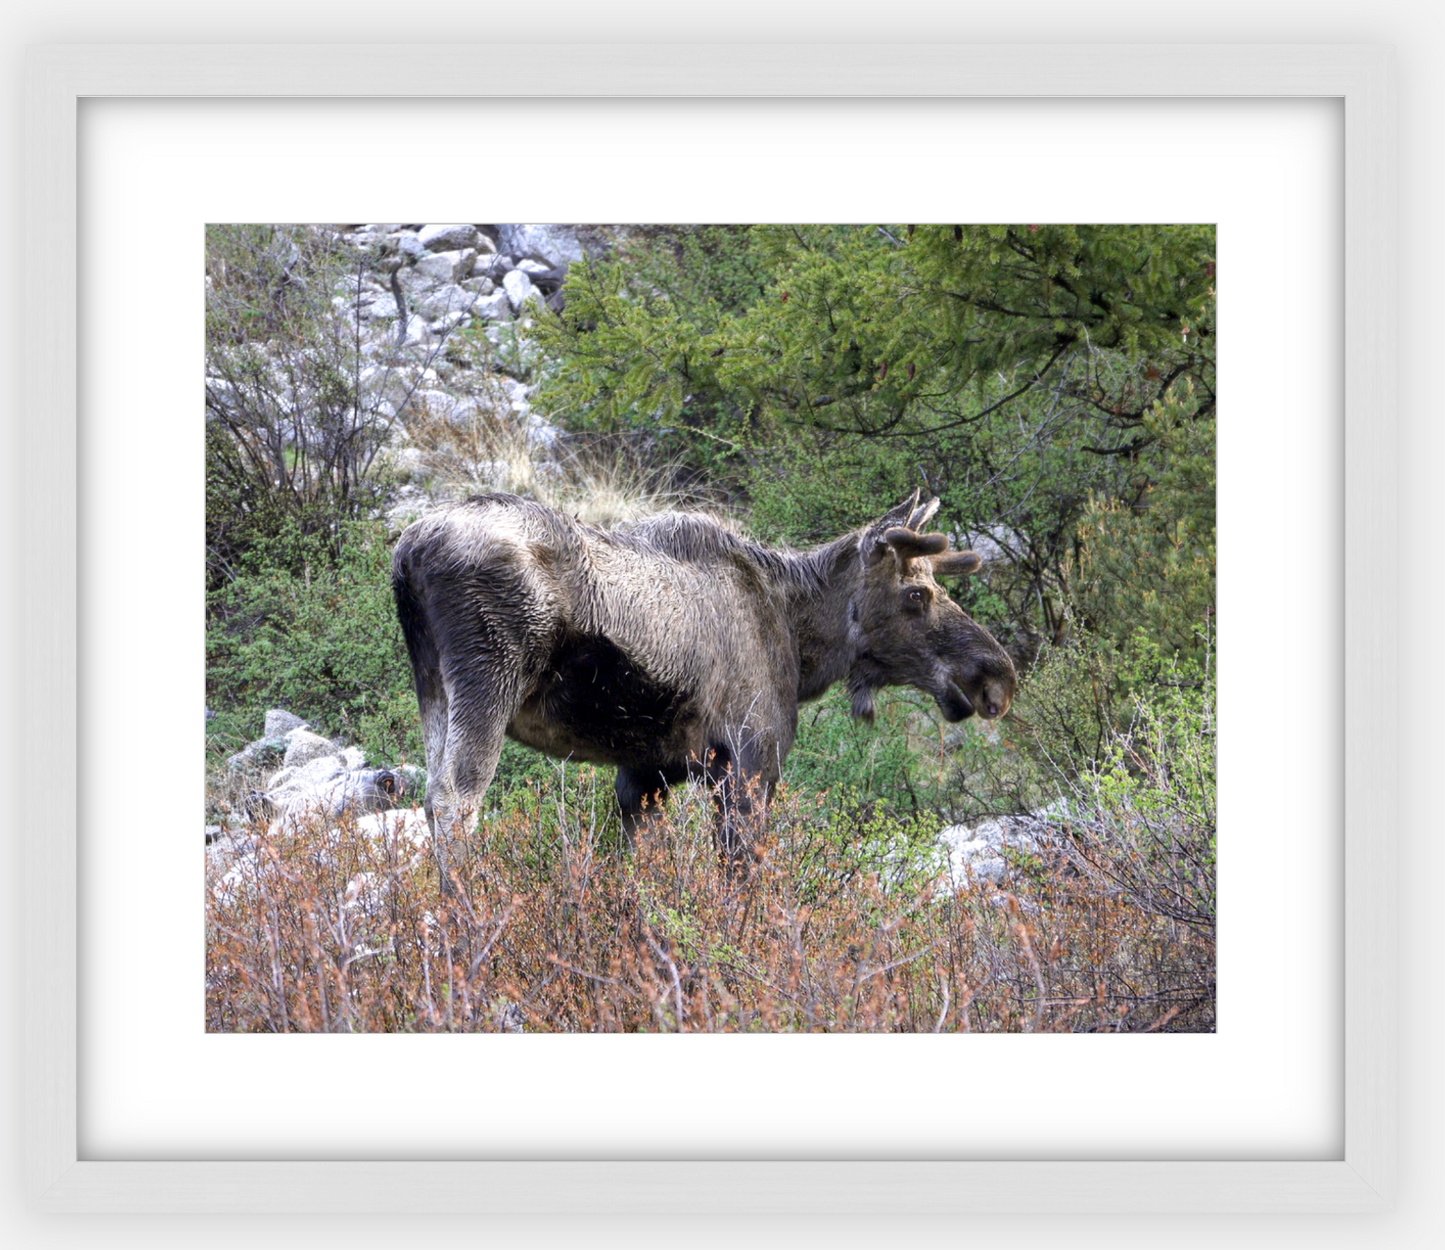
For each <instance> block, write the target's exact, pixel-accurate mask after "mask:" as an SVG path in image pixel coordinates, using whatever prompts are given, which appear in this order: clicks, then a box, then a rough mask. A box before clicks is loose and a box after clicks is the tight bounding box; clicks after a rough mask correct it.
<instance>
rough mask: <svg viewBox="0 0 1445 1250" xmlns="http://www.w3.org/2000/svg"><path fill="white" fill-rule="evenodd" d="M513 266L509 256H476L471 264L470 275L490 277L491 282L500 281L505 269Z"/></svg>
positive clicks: (505, 273)
mask: <svg viewBox="0 0 1445 1250" xmlns="http://www.w3.org/2000/svg"><path fill="white" fill-rule="evenodd" d="M515 267H516V266H515V265H513V263H512V258H511V257H510V256H506V255H494V256H478V257H477V259H476V262H475V263H474V264H473V265H472V276H473V277H482V278H490V279H491V280H492V281H493V282H500V281H501V280H502V279H503V278H504V277H506V275H507V271H508V270H510V269H514V268H515Z"/></svg>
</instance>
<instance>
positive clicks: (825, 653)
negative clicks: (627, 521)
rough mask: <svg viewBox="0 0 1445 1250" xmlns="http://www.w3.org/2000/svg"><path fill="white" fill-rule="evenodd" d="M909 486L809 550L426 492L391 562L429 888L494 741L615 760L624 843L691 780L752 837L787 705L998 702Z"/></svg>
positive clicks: (863, 711)
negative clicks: (413, 695) (413, 721)
mask: <svg viewBox="0 0 1445 1250" xmlns="http://www.w3.org/2000/svg"><path fill="white" fill-rule="evenodd" d="M937 509H938V500H937V499H933V500H930V501H929V502H927V503H924V504H920V503H919V499H918V493H917V492H916V491H915V492H914V495H913V497H912V499H910V500H908V501H906V502H904V503H902V504H900V505H899V506H898V507H896V508H894V509H893V510H892V511H890V512H889V513H887V514H886V515H885V516H883V517H881V518H880V519H879V520H877V521H875V522H874V523H873V524H871V525H869V526H866V527H865V528H864V529H862V530H858V531H855V532H854V533H851V534H845V535H844V536H843V537H841V538H838V539H835V540H834V541H833V542H831V543H827V544H825V545H823V546H821V547H817V548H814V549H813V550H811V551H804V552H794V551H786V550H775V549H772V548H767V547H763V546H760V545H758V544H757V543H753V542H750V541H748V540H747V539H745V538H741V537H739V536H738V535H736V534H734V533H732V532H730V531H729V530H728V529H726V528H724V527H723V526H722V525H720V524H719V523H718V522H717V521H715V520H713V519H711V518H709V517H705V516H698V515H694V514H691V513H664V514H661V515H659V516H655V517H651V518H649V519H647V520H644V521H640V522H637V523H635V524H631V525H627V526H622V527H619V528H617V529H614V530H610V531H602V530H599V529H594V528H593V527H591V526H588V525H583V524H580V523H579V522H577V521H575V520H573V519H572V518H571V517H568V516H565V515H563V514H562V513H560V512H556V511H554V510H553V509H551V508H547V507H544V506H542V505H541V504H537V503H532V502H529V501H527V500H523V499H519V498H517V497H515V496H512V495H500V494H494V495H481V496H477V497H475V498H472V499H469V500H467V501H466V502H464V503H459V504H455V505H452V506H450V507H447V508H443V509H440V510H438V511H437V512H434V513H432V514H430V515H429V516H426V517H424V518H423V519H422V520H420V521H418V522H416V524H414V525H412V526H411V527H410V528H408V529H407V530H406V532H405V533H404V534H402V536H401V538H400V540H399V541H398V542H397V546H396V551H395V554H394V556H393V560H392V585H393V589H394V590H395V593H396V604H397V613H398V615H399V617H400V619H401V626H402V631H403V633H404V634H405V636H406V643H407V649H408V652H409V653H410V656H411V663H412V671H413V675H414V677H415V681H416V692H417V700H418V703H419V704H420V708H421V719H422V732H423V736H424V737H425V740H426V756H427V770H428V774H429V781H428V785H427V796H426V812H427V820H428V822H429V823H430V825H431V829H432V841H433V846H434V848H435V851H436V856H437V864H438V867H439V868H440V870H441V873H442V879H443V882H444V883H446V882H447V881H448V879H449V872H450V867H451V846H452V842H453V839H454V838H455V837H456V836H457V835H458V831H459V830H460V829H461V828H463V827H464V821H465V817H466V814H467V813H468V812H469V811H472V810H475V808H476V807H477V806H478V805H479V804H480V802H481V799H482V797H483V795H484V794H485V793H486V790H487V787H488V785H489V784H490V783H491V780H492V776H493V774H494V773H495V771H496V767H497V759H498V757H499V755H500V754H501V749H502V740H503V737H504V736H507V735H510V736H511V737H512V738H514V739H516V740H517V741H519V742H523V743H525V744H526V745H528V746H531V747H535V748H536V749H537V750H539V751H545V752H546V753H547V754H549V755H554V756H559V757H564V758H566V757H571V758H574V759H579V760H590V761H593V762H595V763H600V764H612V765H615V766H616V767H617V784H616V789H617V798H618V803H619V805H620V807H621V809H622V816H623V827H624V829H625V830H626V831H627V834H628V836H629V837H630V836H631V835H632V833H633V831H634V830H635V828H636V825H637V822H638V820H639V818H640V816H641V813H642V812H643V809H644V808H645V807H647V806H656V805H657V804H658V803H660V802H661V801H662V799H663V798H664V797H665V796H666V793H667V789H668V787H669V786H671V785H674V784H676V783H677V782H679V781H681V780H683V779H684V778H685V777H687V776H689V775H699V776H706V777H708V778H709V779H710V780H711V781H713V782H714V783H715V785H716V787H717V791H716V793H717V801H718V808H719V825H718V843H719V848H720V850H721V851H722V852H723V854H724V855H725V856H726V857H727V858H728V860H729V861H730V862H731V861H737V860H741V859H744V858H745V857H746V855H747V852H748V844H749V840H750V835H749V817H750V816H751V814H752V811H753V806H752V801H751V796H752V795H754V794H760V795H762V796H763V797H764V798H766V796H767V795H768V794H770V793H771V791H772V788H773V785H774V783H775V782H776V781H777V779H778V776H779V773H780V771H781V768H782V763H783V760H784V758H785V757H786V756H787V753H788V750H789V748H790V747H791V746H792V744H793V736H794V734H795V732H796V730H797V723H798V704H799V702H801V701H805V700H808V699H815V698H817V697H818V696H819V695H821V694H822V693H823V692H824V691H825V690H827V689H828V687H829V686H831V685H833V683H834V682H837V681H846V682H847V683H848V689H849V692H850V694H851V696H852V703H853V711H854V713H855V714H856V715H858V716H862V717H866V718H871V717H872V715H873V692H874V691H875V690H876V689H878V688H879V687H881V686H889V685H912V686H916V687H917V688H918V689H920V690H924V691H926V692H927V693H929V694H931V695H932V696H933V697H934V699H935V700H937V702H938V705H939V707H940V708H941V709H942V710H943V714H944V715H945V716H946V717H947V718H948V719H949V720H961V719H963V718H964V717H965V716H970V715H972V714H973V713H974V712H975V711H977V712H979V713H980V714H981V715H983V716H986V717H996V716H1000V715H1002V714H1003V713H1004V711H1005V710H1006V709H1007V708H1008V705H1009V701H1010V700H1011V699H1012V698H1013V692H1014V683H1015V677H1014V669H1013V665H1012V663H1011V662H1010V661H1009V658H1008V655H1007V654H1006V653H1005V652H1004V651H1003V649H1002V648H1001V647H1000V646H999V645H998V644H997V643H996V642H995V641H994V640H993V638H991V637H990V636H989V634H988V633H987V632H986V631H985V630H984V629H982V628H981V627H980V626H978V625H976V624H975V623H974V622H973V621H972V620H971V619H969V617H968V616H967V615H966V614H965V613H964V612H963V610H962V609H961V608H959V607H958V605H957V604H955V603H953V602H952V601H951V600H950V599H949V598H948V596H947V595H946V594H945V593H944V591H943V589H942V588H941V587H940V586H939V585H938V583H937V582H936V581H935V580H934V575H935V574H960V573H972V572H974V571H975V570H977V569H978V567H979V566H980V564H981V563H982V562H981V560H980V559H979V557H978V556H977V555H976V554H974V553H973V552H971V551H968V552H950V551H948V550H947V547H948V540H947V538H946V537H945V536H944V535H942V534H928V533H923V532H922V528H921V527H922V526H923V525H925V524H926V523H927V522H928V521H929V520H930V519H931V518H932V516H933V514H934V512H935V511H937Z"/></svg>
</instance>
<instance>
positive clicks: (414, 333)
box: [402, 314, 432, 347]
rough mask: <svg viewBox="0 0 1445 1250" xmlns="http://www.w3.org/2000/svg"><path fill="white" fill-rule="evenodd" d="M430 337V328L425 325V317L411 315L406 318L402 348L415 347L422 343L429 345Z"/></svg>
mask: <svg viewBox="0 0 1445 1250" xmlns="http://www.w3.org/2000/svg"><path fill="white" fill-rule="evenodd" d="M431 337H432V335H431V327H430V326H428V325H427V323H426V318H425V317H423V316H420V315H418V314H413V315H412V316H410V317H408V318H407V322H406V337H405V338H404V339H403V340H402V343H403V346H406V347H416V346H419V345H420V344H422V343H430V342H431Z"/></svg>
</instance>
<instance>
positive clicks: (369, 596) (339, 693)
mask: <svg viewBox="0 0 1445 1250" xmlns="http://www.w3.org/2000/svg"><path fill="white" fill-rule="evenodd" d="M336 533H337V535H338V537H339V538H340V542H339V554H338V553H337V552H336V550H335V549H334V548H333V546H332V539H331V536H330V535H318V534H306V533H304V532H302V531H301V530H300V528H299V527H298V526H297V525H296V524H294V523H289V524H286V525H284V526H283V527H282V529H281V531H280V533H279V534H278V535H277V536H276V537H275V538H274V539H273V540H271V541H270V542H268V543H265V544H260V545H257V546H255V547H253V548H252V549H251V550H250V551H249V552H247V553H246V555H245V557H244V558H243V562H242V565H241V567H240V568H238V569H237V570H236V571H235V575H234V577H232V578H231V579H230V580H229V581H228V582H227V583H226V584H225V585H224V586H223V587H222V588H221V589H220V590H218V591H215V592H213V593H212V595H211V597H210V602H209V605H208V608H209V617H210V620H209V628H208V629H207V635H206V698H207V702H208V706H209V707H211V708H212V709H214V710H215V711H216V712H217V713H218V724H217V725H216V730H217V731H218V732H217V737H218V738H220V737H224V735H225V734H226V733H227V732H230V733H233V734H234V733H239V734H241V735H242V736H243V737H244V736H250V737H255V736H256V733H257V732H258V731H259V730H260V727H261V721H262V719H263V717H264V715H265V711H266V709H267V708H271V707H285V708H287V709H289V710H290V711H293V712H295V713H296V714H297V715H299V716H304V717H305V718H306V719H307V720H309V721H310V722H311V724H312V725H313V726H315V727H316V728H317V729H318V730H320V731H321V732H324V733H327V734H333V735H336V736H339V737H343V738H347V739H350V740H352V741H354V742H356V743H358V744H359V745H360V746H361V747H362V748H363V749H364V750H365V751H366V753H367V756H368V758H370V759H373V760H375V761H377V762H385V763H395V762H398V761H400V760H401V759H403V758H405V759H407V760H410V761H415V762H420V761H421V760H422V758H423V751H422V743H421V728H420V723H419V721H418V718H417V714H416V699H415V696H414V695H413V694H412V685H411V667H410V664H409V663H408V661H407V656H406V647H405V644H404V643H403V641H402V637H401V629H400V627H399V626H398V624H397V621H396V610H395V607H394V606H393V604H392V597H391V575H390V552H389V550H388V548H387V545H386V535H385V531H384V529H383V528H382V526H381V525H380V524H379V523H377V522H366V521H352V522H346V523H344V524H340V525H339V527H338V528H337V531H336Z"/></svg>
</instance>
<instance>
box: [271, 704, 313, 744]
mask: <svg viewBox="0 0 1445 1250" xmlns="http://www.w3.org/2000/svg"><path fill="white" fill-rule="evenodd" d="M305 728H306V722H305V721H304V720H302V719H301V717H299V716H297V715H296V713H295V712H288V711H286V709H285V708H279V707H273V708H272V709H271V710H270V711H269V712H267V713H266V732H265V737H267V738H284V737H285V736H286V735H287V734H289V733H290V732H291V731H292V730H293V729H305Z"/></svg>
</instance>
